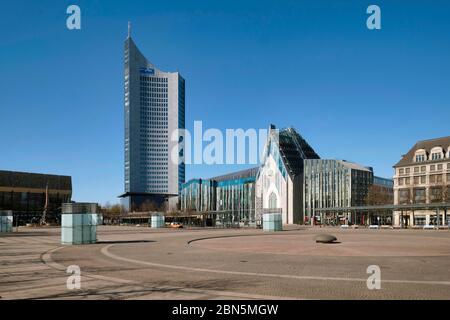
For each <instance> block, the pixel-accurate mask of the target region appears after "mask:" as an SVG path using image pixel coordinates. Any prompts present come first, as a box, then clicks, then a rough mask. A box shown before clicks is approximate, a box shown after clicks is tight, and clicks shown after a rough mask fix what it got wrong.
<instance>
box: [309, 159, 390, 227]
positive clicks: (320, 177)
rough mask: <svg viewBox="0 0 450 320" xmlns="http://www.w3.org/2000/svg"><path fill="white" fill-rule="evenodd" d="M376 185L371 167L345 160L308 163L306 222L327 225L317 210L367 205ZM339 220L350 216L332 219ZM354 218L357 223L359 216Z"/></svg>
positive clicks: (312, 161)
mask: <svg viewBox="0 0 450 320" xmlns="http://www.w3.org/2000/svg"><path fill="white" fill-rule="evenodd" d="M381 179H382V178H380V182H381ZM373 183H374V175H373V170H372V168H370V167H364V166H361V165H359V164H356V163H352V162H348V161H344V160H322V159H312V160H304V179H303V188H304V194H303V211H304V212H305V223H310V224H314V223H315V221H317V222H319V221H320V222H321V223H326V221H321V220H322V219H324V217H323V216H321V215H320V214H319V213H317V212H316V210H317V209H323V208H343V207H355V206H364V205H365V204H366V203H365V202H366V197H367V194H368V191H369V187H370V186H371V185H373ZM386 183H387V182H386ZM336 218H342V219H344V220H346V219H348V217H347V216H342V217H333V218H332V219H336ZM354 219H356V220H357V217H354ZM355 222H359V223H363V221H355Z"/></svg>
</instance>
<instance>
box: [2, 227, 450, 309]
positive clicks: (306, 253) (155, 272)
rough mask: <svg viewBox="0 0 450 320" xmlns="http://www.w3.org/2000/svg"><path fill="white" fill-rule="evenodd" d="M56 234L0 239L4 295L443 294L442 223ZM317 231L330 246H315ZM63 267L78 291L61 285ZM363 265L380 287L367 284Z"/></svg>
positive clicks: (33, 232) (448, 281)
mask: <svg viewBox="0 0 450 320" xmlns="http://www.w3.org/2000/svg"><path fill="white" fill-rule="evenodd" d="M14 231H15V229H14ZM60 231H61V230H60V229H59V228H26V227H21V228H19V232H18V233H17V232H13V233H10V234H4V235H1V236H0V296H1V299H24V298H25V299H27V298H33V299H189V300H192V299H450V231H448V230H441V231H437V230H428V231H426V230H367V229H356V230H353V229H349V230H341V229H338V228H310V227H301V226H298V227H290V228H286V227H285V231H282V232H276V233H269V232H263V231H262V230H256V229H169V228H163V229H151V228H148V227H131V226H99V227H98V242H97V243H96V244H89V245H79V246H62V245H61V244H60ZM321 233H327V234H332V235H335V236H336V237H337V243H333V244H321V243H316V242H315V241H314V238H315V236H316V235H318V234H321ZM70 265H78V266H79V267H80V268H81V289H79V290H76V289H75V290H68V289H67V286H66V281H67V278H68V276H69V274H67V273H66V269H67V267H68V266H70ZM370 265H377V266H379V267H380V270H381V289H380V290H369V289H368V288H367V284H366V281H367V278H368V277H369V276H370V274H367V268H368V266H370Z"/></svg>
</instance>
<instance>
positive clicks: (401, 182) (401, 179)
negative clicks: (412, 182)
mask: <svg viewBox="0 0 450 320" xmlns="http://www.w3.org/2000/svg"><path fill="white" fill-rule="evenodd" d="M404 179H405V178H398V185H399V186H402V185H404V184H405V181H404Z"/></svg>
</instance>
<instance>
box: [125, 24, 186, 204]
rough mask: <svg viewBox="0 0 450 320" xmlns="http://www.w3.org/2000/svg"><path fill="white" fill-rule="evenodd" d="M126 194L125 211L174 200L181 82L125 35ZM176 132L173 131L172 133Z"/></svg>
mask: <svg viewBox="0 0 450 320" xmlns="http://www.w3.org/2000/svg"><path fill="white" fill-rule="evenodd" d="M124 77H125V78H124V82H125V193H124V194H123V195H121V196H120V197H121V198H123V199H124V201H123V203H124V205H125V206H126V207H127V208H128V209H129V210H132V211H134V210H136V211H137V210H151V209H152V208H153V207H154V205H158V206H160V205H161V204H162V203H164V202H166V203H168V205H169V207H173V206H174V205H176V201H177V198H178V193H179V190H180V189H181V184H182V183H184V182H185V165H184V163H181V164H179V163H178V159H179V158H180V157H181V156H182V152H183V150H182V147H181V143H180V142H181V140H182V139H181V138H180V135H176V130H177V129H184V127H185V120H184V119H185V115H184V108H185V106H184V96H185V81H184V79H183V77H182V76H181V75H180V74H179V73H178V72H163V71H161V70H159V69H158V68H156V66H155V65H154V64H152V63H151V62H150V61H148V60H147V59H146V58H145V57H144V56H143V55H142V53H141V52H140V51H139V49H138V48H137V47H136V45H135V43H134V41H133V39H132V38H131V36H130V26H128V37H127V39H126V40H125V74H124ZM174 135H176V136H174Z"/></svg>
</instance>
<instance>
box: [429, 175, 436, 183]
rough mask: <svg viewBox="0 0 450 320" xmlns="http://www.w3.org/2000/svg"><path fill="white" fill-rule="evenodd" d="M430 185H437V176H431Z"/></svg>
mask: <svg viewBox="0 0 450 320" xmlns="http://www.w3.org/2000/svg"><path fill="white" fill-rule="evenodd" d="M430 183H436V175H435V174H433V175H431V176H430Z"/></svg>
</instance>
